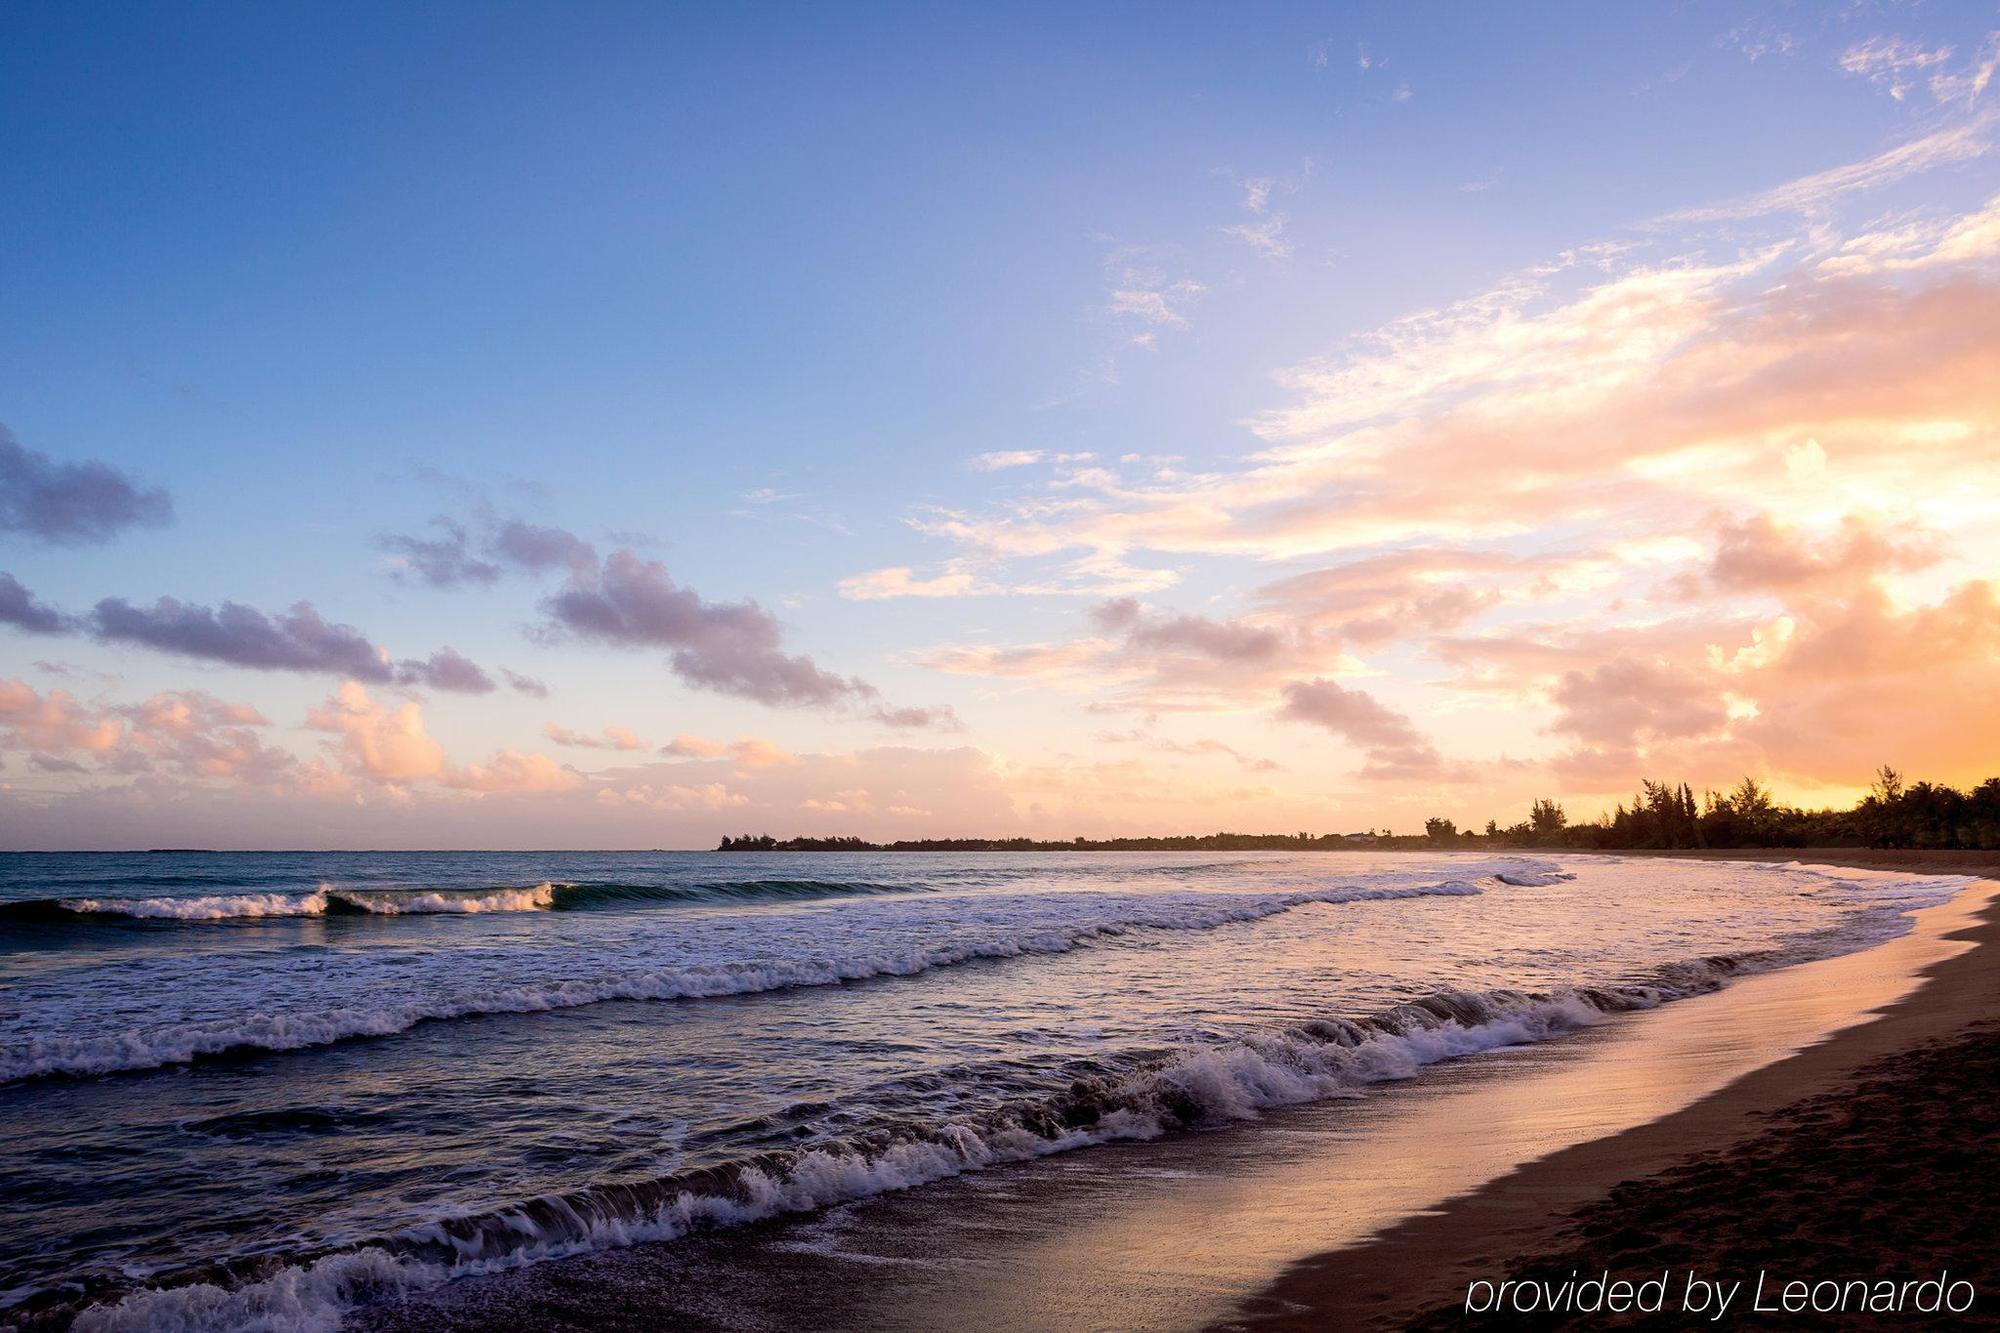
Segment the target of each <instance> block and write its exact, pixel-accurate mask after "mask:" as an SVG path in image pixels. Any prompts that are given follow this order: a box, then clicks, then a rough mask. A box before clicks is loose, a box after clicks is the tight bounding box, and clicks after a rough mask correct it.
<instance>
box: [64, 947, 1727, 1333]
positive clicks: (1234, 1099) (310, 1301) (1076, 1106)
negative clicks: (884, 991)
mask: <svg viewBox="0 0 2000 1333" xmlns="http://www.w3.org/2000/svg"><path fill="white" fill-rule="evenodd" d="M1749 961H1750V960H1747V959H1734V958H1726V957H1718V958H1709V959H1701V960H1693V961H1690V962H1687V963H1683V964H1678V965H1676V966H1675V967H1673V968H1669V969H1662V971H1661V972H1660V973H1659V974H1657V975H1656V976H1655V977H1654V978H1653V979H1651V980H1650V981H1649V982H1647V983H1645V984H1638V985H1628V986H1617V987H1578V988H1573V989H1568V990H1563V991H1559V992H1555V993H1551V994H1546V995H1531V994H1524V993H1522V992H1519V991H1511V990H1495V991H1486V992H1465V991H1440V992H1436V993H1434V994H1432V995H1429V996H1426V997H1424V998H1423V999H1419V1000H1414V1001H1411V1002H1408V1003H1404V1004H1399V1005H1397V1006H1395V1007H1393V1008H1391V1009H1388V1010H1386V1011H1383V1012H1381V1013H1377V1014H1374V1015H1371V1016H1368V1017H1365V1018H1361V1019H1347V1018H1339V1017H1329V1018H1326V1019H1321V1020H1314V1021H1310V1022H1306V1023H1303V1024H1300V1025H1298V1026H1296V1027H1292V1028H1288V1029H1284V1030H1282V1031H1277V1032H1274V1033H1271V1034H1268V1035H1261V1036H1254V1037H1250V1038H1245V1039H1241V1040H1235V1041H1223V1042H1215V1043H1211V1044H1207V1045H1204V1046H1200V1047H1196V1048H1193V1049H1190V1050H1186V1051H1183V1052H1181V1053H1179V1054H1176V1055H1172V1056H1168V1057H1165V1058H1161V1059H1155V1060H1152V1061H1149V1062H1139V1063H1136V1064H1133V1065H1130V1066H1128V1067H1125V1068H1112V1067H1106V1068H1103V1069H1102V1070H1100V1071H1099V1072H1096V1073H1093V1074H1090V1075H1088V1076H1086V1077H1084V1078H1081V1079H1078V1080H1077V1081H1075V1082H1074V1083H1073V1084H1072V1085H1071V1086H1070V1088H1069V1089H1068V1090H1066V1091H1065V1092H1063V1093H1061V1094H1058V1095H1056V1096H1053V1097H1045V1098H1040V1099H1030V1100H1023V1101H1020V1102H1017V1103H1015V1104H1013V1105H1010V1106H1008V1107H1005V1108H1004V1109H1001V1110H998V1111H994V1112H991V1113H988V1114H985V1115H980V1116H968V1117H964V1118H960V1119H955V1120H949V1121H946V1122H944V1123H942V1124H935V1123H929V1124H921V1125H919V1124H905V1125H902V1126H899V1127H896V1128H894V1129H883V1130H877V1131H874V1132H872V1133H869V1134H867V1135H865V1136H862V1137H860V1138H858V1139H855V1140H847V1141H837V1142H832V1143H827V1144H822V1145H819V1146H815V1147H812V1148H809V1149H804V1150H798V1151H793V1152H786V1153H767V1154H762V1155H759V1156H757V1157H754V1158H750V1159H745V1160H741V1161H737V1162H734V1163H732V1164H730V1165H727V1166H724V1167H719V1168H714V1169H709V1170H703V1171H699V1172H688V1173H680V1174H674V1175H667V1176H661V1177H657V1178H654V1179H648V1180H637V1181H627V1182H620V1183H607V1184H598V1185H592V1186H589V1187H585V1188H582V1189H578V1190H573V1191H569V1192H566V1193H561V1194H550V1195H544V1196H541V1197H539V1198H535V1199H530V1200H527V1201H525V1202H521V1203H518V1204H514V1205H511V1206H509V1207H506V1208H502V1209H498V1210H494V1211H491V1212H487V1213H482V1214H472V1215H464V1216H453V1217H449V1218H444V1219H440V1220H437V1221H434V1222H430V1223H427V1224H424V1225H422V1226H418V1227H414V1228H411V1229H409V1230H406V1231H403V1232H400V1233H397V1234H395V1235H392V1236H387V1237H382V1238H379V1239H376V1240H374V1241H371V1242H368V1243H364V1244H360V1245H356V1246H353V1247H351V1248H345V1249H341V1250H336V1251H332V1252H323V1253H320V1254H317V1255H303V1256H294V1257H292V1258H291V1259H290V1260H289V1261H285V1260H274V1259H269V1258H266V1259H262V1260H255V1261H245V1262H242V1263H238V1264H235V1265H221V1266H218V1267H217V1268H211V1269H208V1270H205V1271H203V1272H200V1273H192V1274H188V1275H187V1277H188V1278H189V1279H190V1280H187V1281H185V1282H183V1283H181V1284H179V1285H164V1286H155V1287H151V1288H147V1289H143V1290H140V1291H136V1292H133V1293H131V1294H128V1295H124V1296H123V1297H122V1298H118V1299H116V1300H115V1303H114V1302H113V1301H112V1300H106V1301H105V1302H103V1303H100V1304H98V1305H95V1306H92V1307H91V1308H89V1309H86V1310H84V1311H83V1312H82V1314H81V1315H80V1316H79V1317H78V1318H77V1320H76V1323H75V1325H74V1326H75V1327H76V1328H78V1329H85V1330H107V1331H108V1330H126V1329H134V1330H136V1329H151V1328H159V1327H173V1328H182V1329H211V1328H214V1329H223V1328H228V1329H240V1328H261V1329H319V1328H331V1327H333V1326H335V1325H336V1324H338V1323H339V1321H340V1320H341V1319H342V1317H343V1316H344V1315H345V1314H346V1313H347V1312H348V1311H351V1310H353V1309H354V1308H356V1307H357V1306H361V1305H365V1304H368V1303H370V1302H372V1301H375V1300H379V1299H384V1298H390V1297H394V1296H397V1295H404V1294H410V1293H414V1292H420V1291H423V1290H427V1289H431V1288H435V1287H437V1286H440V1285H442V1284H444V1283H445V1282H448V1281H450V1280H452V1279H454V1278H458V1277H464V1276H471V1275H476V1274H487V1273H496V1272H503V1271H506V1270H509V1269H514V1268H520V1267H523V1266H526V1265H529V1264H533V1263H537V1262H540V1261H542V1260H546V1259H553V1258H561V1257H564V1256H568V1255H574V1254H579V1253H584V1252H588V1251H593V1250H602V1249H610V1248H617V1247H622V1246H628V1245H633V1244H638V1243H642V1242H648V1241H664V1240H672V1239H675V1238H678V1237H680V1236H683V1235H686V1234H687V1233H689V1232H690V1231H694V1230H697V1229H701V1228H707V1227H716V1226H729V1225H735V1224H739V1223H745V1222H752V1221H757V1220H761V1219H764V1218H771V1217H777V1216H780V1215H784V1214H791V1213H805V1212H811V1211H814V1210H817V1209H820V1208H825V1207H829V1206H832V1205H836V1204H841V1203H847V1202H852V1201H855V1200H859V1199H865V1198H870V1197H873V1196H875V1195H879V1194H885V1193H889V1192H893V1191H898V1190H905V1189H911V1188H914V1187H917V1186H920V1185H924V1184H928V1183H930V1182H933V1181H938V1180H942V1179H945V1178H948V1177H951V1176H957V1175H961V1174H964V1173H967V1172H972V1171H979V1170H983V1169H985V1168H988V1167H992V1166H997V1165H1001V1164H1005V1163H1009V1162H1020V1161H1026V1160H1029V1159H1032V1158H1037V1157H1043V1156H1047V1155H1050V1154H1053V1153H1060V1152H1066V1151H1069V1150H1072V1149H1076V1148H1083V1147H1089V1146H1092V1145H1095V1144H1102V1143H1109V1142H1114V1141H1117V1140H1123V1139H1150V1138H1157V1137H1160V1136H1162V1135H1165V1134H1170V1133H1174V1132H1176V1131H1180V1130H1186V1129H1192V1128H1197V1127H1200V1126H1204V1125H1214V1124H1223V1123H1228V1122H1232V1121H1242V1120H1248V1119H1254V1118H1256V1117H1257V1116H1259V1115H1260V1114H1262V1113H1263V1112H1265V1111H1269V1110H1273V1109H1277V1108H1281V1107H1287V1106H1295V1105H1300V1104H1303V1103H1306V1102H1312V1101H1319V1100H1324V1099H1327V1098H1332V1097H1342V1096H1354V1095H1358V1093H1359V1090H1360V1089H1362V1088H1364V1087H1366V1086H1367V1085H1369V1084H1373V1083H1379V1082H1383V1081H1386V1080H1391V1079H1401V1078H1408V1077H1411V1076H1413V1075H1415V1074H1416V1073H1417V1072H1418V1071H1420V1070H1421V1069H1423V1068H1424V1067H1425V1066H1427V1065H1431V1064H1435V1063H1437V1062H1439V1061H1441V1060H1449V1059H1452V1058H1455V1057H1458V1056H1464V1055H1470V1054H1474V1053H1477V1052H1480V1051H1487V1050H1492V1049H1494V1048H1497V1047H1502V1046H1512V1045H1519V1044H1522V1043H1526V1042H1535V1041H1541V1040H1546V1039H1548V1038H1551V1037H1555V1036H1560V1035H1562V1034H1564V1033H1568V1032H1573V1031H1576V1030H1578V1029H1580V1028H1584V1027H1588V1026H1591V1025H1593V1024H1596V1023H1599V1022H1602V1021H1604V1019H1605V1018H1607V1017H1608V1016H1610V1015H1614V1014H1618V1013H1624V1012H1628V1011H1631V1010H1637V1009H1646V1008H1652V1007H1654V1006H1656V1005H1658V1004H1660V1003H1663V1002H1665V1001H1668V1000H1673V999H1678V998H1681V997H1683V996H1686V995H1692V994H1697V993H1700V992H1703V991H1709V990H1714V989H1716V988H1717V987H1719V986H1721V985H1723V984H1724V983H1725V981H1726V980H1727V979H1728V977H1729V976H1730V975H1731V974H1732V973H1734V972H1737V971H1739V970H1742V969H1743V968H1744V967H1745V966H1746V964H1747V963H1748V962H1749Z"/></svg>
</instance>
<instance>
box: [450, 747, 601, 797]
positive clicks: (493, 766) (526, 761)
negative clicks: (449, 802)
mask: <svg viewBox="0 0 2000 1333" xmlns="http://www.w3.org/2000/svg"><path fill="white" fill-rule="evenodd" d="M442 781H443V782H444V785H445V786H447V787H452V788H455V789H457V790H459V791H471V792H480V793H495V792H507V793H531V792H559V791H574V790H575V789H577V788H579V787H581V786H583V785H584V777H583V775H582V774H580V773H577V772H576V771H574V770H573V769H568V768H564V767H563V766H562V765H561V764H558V763H557V762H556V761H555V760H553V759H551V758H549V757H548V756H547V755H545V754H522V753H521V752H520V751H518V750H502V751H500V753H498V754H496V755H494V756H493V758H492V759H490V760H488V761H487V762H486V763H484V764H467V765H466V766H465V767H463V768H455V769H450V770H447V771H446V772H445V773H444V775H443V777H442Z"/></svg>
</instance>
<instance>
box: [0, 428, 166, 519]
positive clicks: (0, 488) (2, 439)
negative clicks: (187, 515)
mask: <svg viewBox="0 0 2000 1333" xmlns="http://www.w3.org/2000/svg"><path fill="white" fill-rule="evenodd" d="M172 517H173V502H172V501H171V500H169V499H168V498H167V493H166V492H165V491H161V490H142V489H141V488H140V487H139V486H138V485H137V484H135V483H134V482H133V481H132V479H131V478H129V477H127V476H126V475H125V474H124V473H122V472H120V471H118V470H117V469H116V468H114V467H111V466H110V465H109V464H105V463H61V462H57V461H56V460H55V459H53V458H50V457H49V456H48V455H47V454H44V453H37V452H36V451H34V450H32V449H26V448H23V447H22V445H21V442H20V440H19V439H17V438H16V437H15V435H14V433H13V432H12V431H10V430H8V429H7V428H6V427H5V426H0V534H6V533H15V534H19V535H21V536H25V537H30V538H33V539H35V540H38V541H43V542H47V543H49V544H51V545H55V546H80V545H87V544H90V543H95V542H105V541H110V540H111V539H112V538H113V537H115V536H117V535H118V534H119V533H120V532H122V531H124V530H125V529H127V528H133V527H157V526H159V525H161V524H164V523H166V522H168V521H169V520H171V519H172Z"/></svg>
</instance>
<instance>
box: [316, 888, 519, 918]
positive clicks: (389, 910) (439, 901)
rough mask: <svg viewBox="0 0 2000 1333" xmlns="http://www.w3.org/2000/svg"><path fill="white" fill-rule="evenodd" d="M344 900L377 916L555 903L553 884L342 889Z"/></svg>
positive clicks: (513, 909) (340, 895)
mask: <svg viewBox="0 0 2000 1333" xmlns="http://www.w3.org/2000/svg"><path fill="white" fill-rule="evenodd" d="M336 896H337V897H338V898H339V899H340V900H341V901H342V902H344V903H346V904H348V905H349V906H352V907H358V908H360V909H361V910H362V911H364V912H371V913H374V914H375V915H377V916H418V915H439V914H448V913H457V914H463V915H471V914H476V913H480V912H540V911H546V910H547V909H548V908H550V907H553V906H554V905H555V900H556V890H555V885H553V884H537V885H535V886H534V887H533V888H531V889H495V890H493V891H492V892H491V893H367V892H363V891H361V890H357V889H342V890H340V891H339V892H338V894H337V895H336Z"/></svg>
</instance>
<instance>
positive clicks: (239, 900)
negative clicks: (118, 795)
mask: <svg viewBox="0 0 2000 1333" xmlns="http://www.w3.org/2000/svg"><path fill="white" fill-rule="evenodd" d="M555 897H556V886H555V885H553V884H537V885H535V886H533V887H532V888H525V889H509V888H501V889H490V890H483V891H481V890H450V891H445V890H432V891H426V890H413V889H374V890H370V889H343V888H336V887H335V886H333V885H331V884H322V885H320V886H319V888H317V889H315V890H313V891H312V892H311V893H226V894H209V895H206V896H203V897H198V898H59V899H34V900H30V901H28V902H23V903H12V904H8V908H9V909H10V912H9V914H11V915H14V916H17V917H40V918H48V917H53V916H58V915H68V916H74V917H86V918H87V917H125V918H129V919H131V920H135V921H256V920H263V919H268V918H274V917H301V916H326V915H329V914H337V913H341V912H352V913H357V914H362V915H367V916H414V915H438V914H445V913H456V914H460V915H469V914H473V913H479V912H539V911H546V910H548V909H549V908H551V907H553V906H554V905H555Z"/></svg>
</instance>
